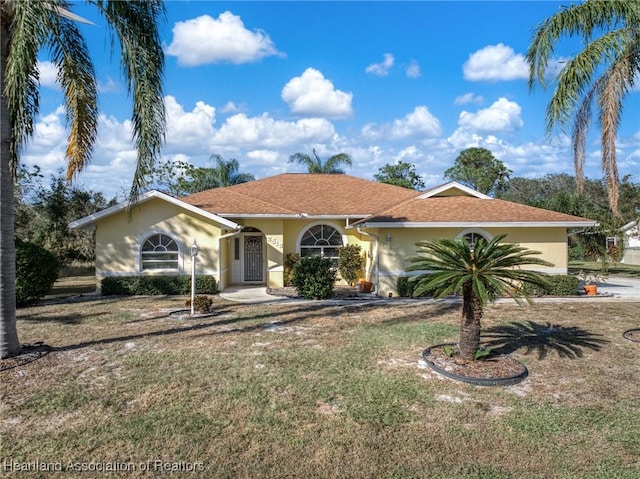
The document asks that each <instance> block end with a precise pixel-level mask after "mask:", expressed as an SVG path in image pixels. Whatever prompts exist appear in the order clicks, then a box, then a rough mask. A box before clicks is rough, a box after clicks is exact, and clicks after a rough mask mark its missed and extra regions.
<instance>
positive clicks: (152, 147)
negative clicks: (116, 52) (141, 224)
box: [0, 0, 165, 357]
mask: <svg viewBox="0 0 640 479" xmlns="http://www.w3.org/2000/svg"><path fill="white" fill-rule="evenodd" d="M87 3H90V4H91V5H93V6H94V7H95V8H96V10H97V11H98V12H99V13H100V14H101V15H102V16H103V17H104V18H105V20H106V24H107V25H108V26H109V28H110V33H111V34H112V42H111V45H119V47H120V51H121V56H120V62H121V64H122V71H123V74H124V77H125V79H126V82H127V87H128V90H129V93H130V94H131V95H132V96H133V117H132V130H133V140H134V144H135V147H136V150H137V166H136V172H135V176H134V178H133V184H132V187H131V192H130V196H131V198H132V199H135V198H136V197H137V196H138V194H139V193H140V189H141V188H142V187H143V186H144V184H143V181H144V176H145V173H146V172H147V171H148V170H149V169H150V168H151V167H152V166H153V164H154V162H155V160H156V158H157V157H158V156H159V154H160V148H161V146H162V142H163V140H164V131H165V112H164V99H163V96H164V94H163V84H162V74H163V69H164V55H163V51H162V46H161V42H160V36H159V30H158V27H159V21H160V19H161V18H162V17H163V16H164V7H163V4H162V2H161V1H159V0H150V1H146V2H122V1H97V0H94V1H90V2H87ZM68 8H70V3H68V2H66V1H56V2H54V1H39V2H11V1H4V0H3V1H1V2H0V30H1V31H0V41H1V47H0V50H1V52H0V53H1V61H0V70H1V71H0V77H1V79H2V85H1V86H2V88H1V91H2V99H1V102H0V121H1V143H2V147H1V148H2V149H1V155H0V338H1V339H0V357H6V356H8V355H12V354H15V353H17V352H18V351H19V350H20V343H19V341H18V334H17V330H16V315H15V309H16V308H15V306H16V302H15V301H16V298H15V295H16V289H15V277H16V276H15V274H16V270H15V262H16V251H15V244H14V209H13V208H14V201H13V194H14V179H15V176H16V171H17V167H18V164H19V161H18V160H19V152H20V149H21V147H22V146H23V145H24V144H25V142H26V141H27V140H28V139H29V138H30V137H31V136H32V134H33V131H34V123H35V119H36V117H37V115H38V106H39V105H38V101H39V86H40V85H39V79H38V75H39V73H38V56H39V55H40V54H41V53H43V52H45V53H46V54H48V55H49V58H50V59H51V61H52V63H53V64H54V65H55V66H56V67H57V69H58V82H59V83H60V86H61V89H62V93H63V95H64V106H65V109H66V114H67V115H66V116H67V121H68V127H69V135H68V137H67V150H66V157H67V173H66V176H67V178H68V179H71V178H73V177H74V176H75V175H76V174H77V173H78V172H79V171H81V170H82V168H83V167H84V166H85V165H86V164H87V163H88V162H89V159H90V157H91V152H92V149H93V145H94V143H95V139H96V131H97V126H98V102H97V91H98V89H97V80H96V75H95V70H94V67H93V63H92V62H91V58H90V56H89V50H88V48H87V45H86V42H85V41H84V38H83V37H82V34H81V32H80V30H79V28H78V25H77V23H76V20H77V19H78V18H79V17H75V16H74V15H73V14H72V13H71V12H69V11H68V10H66V9H68Z"/></svg>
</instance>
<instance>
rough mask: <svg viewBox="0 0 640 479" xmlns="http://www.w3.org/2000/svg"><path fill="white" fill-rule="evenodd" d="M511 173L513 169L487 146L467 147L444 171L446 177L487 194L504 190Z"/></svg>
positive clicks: (495, 193) (494, 193)
mask: <svg viewBox="0 0 640 479" xmlns="http://www.w3.org/2000/svg"><path fill="white" fill-rule="evenodd" d="M510 174H511V170H509V169H508V168H507V167H506V166H505V165H504V163H502V162H501V161H500V160H498V159H497V158H496V157H494V156H493V153H491V152H490V151H489V150H487V149H486V148H467V149H466V150H462V151H461V152H460V154H459V155H458V157H457V158H456V161H455V162H454V164H453V166H452V167H451V168H449V169H447V170H446V171H445V172H444V178H445V179H449V180H454V181H457V182H459V183H462V184H463V185H466V186H470V187H471V188H473V189H475V190H477V191H479V192H480V193H484V194H485V195H497V194H499V193H500V192H501V191H503V190H504V188H505V186H506V183H507V180H508V179H509V175H510Z"/></svg>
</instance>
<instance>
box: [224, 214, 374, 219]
mask: <svg viewBox="0 0 640 479" xmlns="http://www.w3.org/2000/svg"><path fill="white" fill-rule="evenodd" d="M218 216H223V217H225V218H240V219H271V218H273V219H293V220H300V219H303V220H306V219H311V220H318V219H320V220H346V219H362V218H366V217H367V216H371V214H370V213H369V214H362V215H307V214H304V213H298V214H263V215H257V214H251V213H246V214H237V213H220V214H219V215H218Z"/></svg>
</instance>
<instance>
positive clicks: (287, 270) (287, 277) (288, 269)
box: [284, 253, 300, 286]
mask: <svg viewBox="0 0 640 479" xmlns="http://www.w3.org/2000/svg"><path fill="white" fill-rule="evenodd" d="M298 261H300V255H299V254H298V253H287V255H286V256H285V257H284V285H285V286H293V267H294V266H295V265H296V264H297V263H298Z"/></svg>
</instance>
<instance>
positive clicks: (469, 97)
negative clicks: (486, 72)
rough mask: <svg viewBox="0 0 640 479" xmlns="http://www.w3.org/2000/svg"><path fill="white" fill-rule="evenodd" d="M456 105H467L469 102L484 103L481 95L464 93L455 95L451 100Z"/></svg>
mask: <svg viewBox="0 0 640 479" xmlns="http://www.w3.org/2000/svg"><path fill="white" fill-rule="evenodd" d="M453 103H454V104H456V105H467V104H469V103H476V104H480V103H484V98H483V97H482V96H481V95H474V94H473V93H465V94H464V95H460V96H458V97H456V99H455V100H454V101H453Z"/></svg>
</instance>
